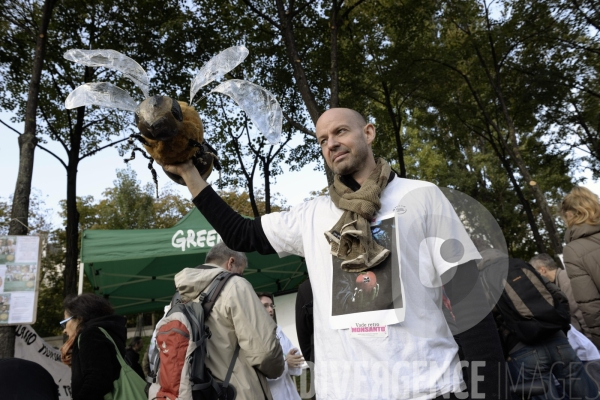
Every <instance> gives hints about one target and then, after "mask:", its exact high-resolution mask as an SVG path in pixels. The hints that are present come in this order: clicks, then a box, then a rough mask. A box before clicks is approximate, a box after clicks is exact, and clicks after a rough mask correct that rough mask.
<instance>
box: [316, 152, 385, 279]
mask: <svg viewBox="0 0 600 400" xmlns="http://www.w3.org/2000/svg"><path fill="white" fill-rule="evenodd" d="M391 172H392V169H391V167H390V166H389V164H388V163H387V162H386V161H385V160H384V159H382V158H380V159H379V160H377V167H376V168H375V169H374V170H373V172H371V175H369V177H368V178H367V179H366V180H365V182H364V183H363V184H362V186H361V188H360V189H359V190H357V191H356V192H354V191H353V190H352V189H350V188H349V187H347V186H346V185H345V184H343V183H342V181H341V180H340V177H339V176H338V175H336V176H335V178H334V181H333V185H331V186H329V195H330V196H331V201H333V204H335V205H336V207H338V208H340V209H342V210H344V214H343V215H342V217H341V218H340V220H339V221H338V222H337V223H336V224H335V226H334V227H333V228H331V229H330V230H329V231H328V232H325V237H326V238H327V241H328V242H329V244H330V245H331V254H333V255H334V256H336V257H337V258H339V259H341V260H342V265H341V267H342V269H343V270H344V271H346V272H361V271H366V270H368V269H369V268H372V267H374V266H376V265H378V264H379V263H381V262H382V261H383V260H385V259H386V257H387V256H388V254H389V253H390V251H389V250H388V249H386V248H384V247H382V246H381V245H379V244H377V243H376V242H375V241H374V240H373V236H372V235H371V219H372V218H373V216H374V215H375V214H376V213H377V211H379V209H380V208H381V201H380V200H379V198H380V196H381V192H382V191H383V189H385V187H386V186H387V184H388V181H389V178H390V173H391Z"/></svg>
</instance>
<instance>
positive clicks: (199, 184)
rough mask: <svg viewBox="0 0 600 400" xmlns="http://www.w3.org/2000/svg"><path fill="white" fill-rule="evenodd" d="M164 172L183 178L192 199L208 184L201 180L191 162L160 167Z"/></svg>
mask: <svg viewBox="0 0 600 400" xmlns="http://www.w3.org/2000/svg"><path fill="white" fill-rule="evenodd" d="M162 167H163V168H164V169H165V171H168V172H171V173H173V174H177V175H179V176H181V177H182V178H183V180H184V181H185V184H186V185H187V187H188V190H189V191H190V193H191V194H192V198H194V197H196V196H198V193H200V192H201V191H202V190H204V188H205V187H207V186H208V184H207V183H206V182H205V181H204V179H202V177H201V176H200V173H199V172H198V170H197V169H196V167H195V166H194V164H193V163H192V160H188V161H186V162H183V163H181V164H168V165H163V166H162Z"/></svg>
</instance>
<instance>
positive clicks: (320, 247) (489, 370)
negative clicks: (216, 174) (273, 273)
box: [165, 108, 507, 400]
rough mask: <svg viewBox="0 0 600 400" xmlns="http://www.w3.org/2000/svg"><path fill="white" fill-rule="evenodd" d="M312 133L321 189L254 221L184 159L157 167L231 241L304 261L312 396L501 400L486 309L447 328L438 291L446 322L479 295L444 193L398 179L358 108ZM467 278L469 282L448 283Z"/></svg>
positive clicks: (497, 352) (330, 117) (494, 338)
mask: <svg viewBox="0 0 600 400" xmlns="http://www.w3.org/2000/svg"><path fill="white" fill-rule="evenodd" d="M316 136H317V143H318V145H319V146H320V147H321V151H322V153H323V157H324V158H325V161H326V162H327V165H328V166H329V167H330V168H331V170H332V171H333V172H334V175H335V180H334V183H333V184H332V185H331V186H330V187H329V196H322V197H318V198H316V199H313V200H311V201H307V202H304V203H303V204H300V205H298V206H295V207H293V208H292V209H291V210H290V211H286V212H279V213H271V214H268V215H265V216H262V217H260V218H256V219H254V220H248V219H245V218H242V217H241V216H239V215H238V214H236V213H235V212H234V211H233V210H231V208H229V207H228V206H227V205H226V204H225V203H224V202H223V201H222V200H221V199H220V198H219V196H218V195H217V194H216V193H215V192H214V191H213V190H212V188H210V187H208V186H207V184H206V182H204V181H203V180H202V178H201V177H200V175H199V174H198V171H197V170H196V168H194V167H193V165H192V164H191V162H188V163H185V164H179V165H167V166H165V169H166V170H167V171H169V172H173V173H175V174H177V175H180V176H181V177H183V179H184V180H185V182H186V184H187V186H188V188H189V190H190V192H191V193H192V196H193V197H194V200H193V201H194V204H195V205H196V206H197V207H198V209H199V210H200V211H201V212H202V213H203V214H204V216H205V217H206V218H207V220H208V221H209V222H210V224H211V225H212V226H213V227H214V228H215V229H216V230H217V232H219V234H220V235H221V237H222V238H223V241H224V242H225V243H227V246H229V247H230V248H232V249H235V250H238V251H243V252H250V251H258V252H260V253H261V254H272V253H277V254H279V256H280V257H284V256H286V255H289V254H296V255H299V256H301V257H304V258H305V260H306V264H307V267H308V272H309V276H310V281H311V284H312V287H313V294H314V303H313V304H314V309H313V315H314V325H315V333H314V339H315V359H317V360H319V362H318V364H317V365H316V371H314V374H315V378H316V379H315V386H316V395H317V398H318V399H349V398H352V399H386V400H388V399H396V398H401V399H438V398H439V399H442V398H445V399H447V398H450V399H453V398H461V399H464V398H469V396H471V395H472V396H473V397H474V398H485V399H505V398H506V397H507V396H506V395H505V393H504V390H505V388H504V385H502V384H501V383H500V381H499V379H502V377H503V376H504V370H502V371H500V370H499V368H503V367H504V364H502V362H503V355H502V351H501V346H500V342H499V338H498V335H497V333H496V330H495V325H494V322H493V320H492V319H491V316H490V315H488V313H487V312H486V313H484V314H483V315H485V316H482V317H481V321H475V322H473V321H471V324H470V325H469V326H470V327H471V328H470V329H465V331H464V332H458V331H455V332H454V333H455V334H456V333H459V334H457V335H455V337H456V339H455V338H454V337H453V334H452V331H451V329H450V327H449V325H448V322H447V321H446V319H445V318H444V312H443V310H442V297H443V290H444V289H445V291H446V292H447V295H448V297H449V298H450V300H451V301H452V305H453V310H452V313H451V314H452V315H453V318H455V321H453V323H452V325H453V326H458V325H461V324H462V323H463V321H464V320H466V319H469V318H470V317H472V315H474V313H473V311H474V310H473V309H472V308H469V307H463V304H462V303H465V302H464V301H462V302H461V299H462V298H464V296H465V294H466V293H476V294H477V295H479V296H480V297H479V300H478V301H477V302H476V303H477V304H478V306H479V305H480V304H484V303H486V299H485V295H484V294H483V292H482V291H481V288H479V287H474V286H473V285H477V284H478V282H479V281H478V280H475V282H476V283H473V282H474V281H473V280H472V279H471V280H468V279H457V277H464V276H465V275H464V274H465V273H467V274H468V273H474V274H475V275H474V276H477V269H476V265H475V262H474V261H473V260H476V259H479V258H480V256H479V253H478V252H477V250H476V249H475V247H474V245H473V243H472V242H471V241H470V239H469V237H468V235H467V234H466V232H465V229H464V227H463V226H462V224H461V222H460V220H459V219H458V217H457V216H456V214H455V212H454V210H453V208H452V206H451V205H450V203H449V202H448V200H447V199H446V198H445V196H444V195H443V194H442V193H441V191H440V190H439V189H438V188H437V187H436V186H435V185H433V184H431V183H427V182H421V181H414V180H408V179H401V178H399V177H397V176H396V175H395V174H394V172H393V171H392V170H391V168H390V166H389V165H388V163H387V162H386V161H385V160H383V159H375V157H374V155H373V149H372V146H371V144H372V143H373V141H374V140H375V136H376V131H375V126H374V125H373V124H370V123H367V122H366V121H365V119H364V118H363V117H362V116H361V115H360V114H359V113H357V112H356V111H354V110H350V109H345V108H335V109H331V110H328V111H326V112H325V113H323V115H322V116H321V117H320V118H319V120H318V121H317V125H316ZM442 231H443V236H441V237H446V238H448V237H450V238H453V239H455V240H453V241H452V240H446V241H445V242H444V246H445V247H444V249H445V250H444V251H445V255H440V246H439V242H436V238H437V237H438V236H440V235H441V234H442V233H440V232H442ZM436 243H437V245H436ZM436 246H437V247H436ZM449 255H452V257H450V256H449ZM450 258H451V259H450ZM400 266H401V268H400ZM473 271H475V272H473ZM452 275H455V278H453V279H452V280H450V281H449V282H448V280H449V278H448V276H452ZM465 281H470V282H471V285H470V286H469V287H462V286H460V285H459V284H455V283H456V282H465ZM442 282H444V289H442ZM453 300H455V301H453ZM475 314H476V313H475ZM471 319H472V318H471ZM457 342H460V346H461V348H462V352H463V353H464V357H465V359H466V360H467V361H469V362H473V361H478V362H480V363H479V364H478V367H474V368H473V374H472V378H473V379H472V385H470V387H468V388H467V385H466V384H465V380H464V379H463V374H462V372H461V367H460V360H459V355H458V344H457ZM499 372H502V373H499ZM467 392H468V393H467ZM481 396H484V397H481Z"/></svg>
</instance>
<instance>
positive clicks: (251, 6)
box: [242, 0, 281, 30]
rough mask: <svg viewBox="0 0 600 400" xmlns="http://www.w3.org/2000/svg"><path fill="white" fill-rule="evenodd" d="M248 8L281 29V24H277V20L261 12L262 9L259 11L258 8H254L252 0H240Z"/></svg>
mask: <svg viewBox="0 0 600 400" xmlns="http://www.w3.org/2000/svg"><path fill="white" fill-rule="evenodd" d="M242 1H243V2H244V3H245V4H246V5H247V6H248V8H249V9H250V10H252V12H253V13H254V14H256V15H258V16H259V17H261V18H263V19H264V20H266V21H268V22H269V23H270V24H271V25H273V26H275V27H277V29H279V30H281V25H279V24H278V23H277V22H275V21H274V20H273V19H272V18H271V17H269V16H268V15H266V14H265V13H263V12H262V11H260V10H259V9H258V8H256V7H255V6H254V4H252V2H250V0H242Z"/></svg>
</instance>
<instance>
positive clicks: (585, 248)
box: [563, 224, 600, 348]
mask: <svg viewBox="0 0 600 400" xmlns="http://www.w3.org/2000/svg"><path fill="white" fill-rule="evenodd" d="M565 242H566V243H567V245H566V246H565V247H564V249H563V257H564V261H565V267H566V270H567V273H568V274H569V278H571V287H572V289H573V296H574V297H575V300H576V301H577V304H578V305H579V309H580V310H581V313H582V314H583V319H584V320H585V323H586V324H587V326H588V328H589V330H590V333H591V334H592V342H593V343H594V345H596V347H598V348H600V225H588V224H579V225H575V226H572V227H571V228H569V229H567V232H566V233H565Z"/></svg>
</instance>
